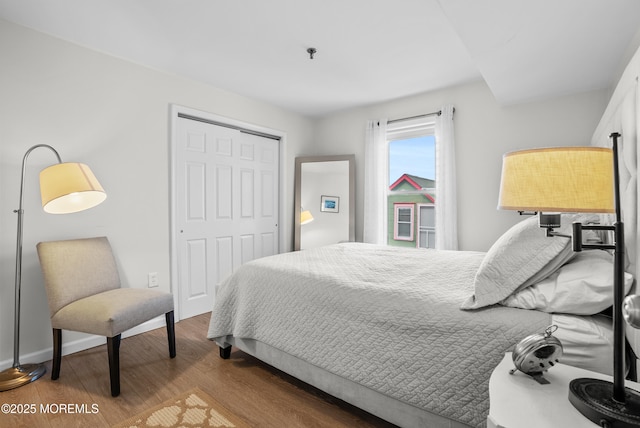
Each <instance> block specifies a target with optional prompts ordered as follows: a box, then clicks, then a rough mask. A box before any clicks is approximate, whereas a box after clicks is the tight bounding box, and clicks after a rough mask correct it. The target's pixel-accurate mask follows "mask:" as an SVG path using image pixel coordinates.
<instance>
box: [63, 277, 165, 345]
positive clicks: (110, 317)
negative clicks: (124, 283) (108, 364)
mask: <svg viewBox="0 0 640 428" xmlns="http://www.w3.org/2000/svg"><path fill="white" fill-rule="evenodd" d="M172 310H173V296H172V295H171V294H170V293H164V292H161V291H156V290H148V289H146V288H117V289H115V290H109V291H105V292H103V293H99V294H95V295H93V296H89V297H85V298H84V299H80V300H76V301H75V302H72V303H69V304H68V305H66V306H65V307H63V308H62V309H60V310H59V311H58V312H56V313H55V314H54V315H53V317H51V326H52V327H53V328H59V329H63V330H73V331H80V332H83V333H90V334H98V335H101V336H107V337H113V336H116V335H118V334H120V333H122V332H123V331H125V330H128V329H130V328H132V327H135V326H137V325H139V324H141V323H143V322H145V321H148V320H150V319H152V318H155V317H157V316H159V315H162V314H165V313H167V312H170V311H172Z"/></svg>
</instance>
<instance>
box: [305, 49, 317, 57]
mask: <svg viewBox="0 0 640 428" xmlns="http://www.w3.org/2000/svg"><path fill="white" fill-rule="evenodd" d="M316 52H318V50H317V49H316V48H309V49H307V53H308V54H309V59H313V55H315V53H316Z"/></svg>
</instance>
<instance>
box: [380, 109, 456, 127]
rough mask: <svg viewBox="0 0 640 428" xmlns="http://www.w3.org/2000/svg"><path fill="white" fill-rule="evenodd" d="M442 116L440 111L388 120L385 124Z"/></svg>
mask: <svg viewBox="0 0 640 428" xmlns="http://www.w3.org/2000/svg"><path fill="white" fill-rule="evenodd" d="M453 112H454V113H455V112H456V108H455V107H454V108H453ZM441 114H442V110H438V111H434V112H432V113H425V114H419V115H416V116H410V117H403V118H400V119H393V120H388V121H387V123H394V122H402V121H404V120H411V119H419V118H421V117H429V116H440V115H441Z"/></svg>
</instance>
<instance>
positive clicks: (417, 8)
mask: <svg viewBox="0 0 640 428" xmlns="http://www.w3.org/2000/svg"><path fill="white" fill-rule="evenodd" d="M0 17H2V18H3V19H5V20H7V21H12V22H15V23H18V24H21V25H24V26H27V27H31V28H33V29H36V30H38V31H42V32H44V33H47V34H51V35H53V36H56V37H59V38H61V39H64V40H68V41H71V42H73V43H77V44H78V45H81V46H85V47H88V48H91V49H95V50H98V51H101V52H104V53H108V54H111V55H114V56H117V57H120V58H124V59H127V60H130V61H133V62H135V63H138V64H143V65H146V66H149V67H152V68H154V69H158V70H164V71H166V72H169V73H172V74H176V75H181V76H185V77H187V78H190V79H194V80H197V81H201V82H205V83H208V84H211V85H213V86H215V87H218V88H221V89H225V90H228V91H232V92H235V93H238V94H242V95H245V96H248V97H252V98H255V99H260V100H264V101H266V102H269V103H271V104H274V105H277V106H280V107H283V108H285V109H288V110H292V111H295V112H298V113H300V114H303V115H307V116H322V115H326V114H329V113H331V112H334V111H337V110H342V109H346V108H351V107H355V106H362V105H367V104H373V103H377V102H382V101H387V100H391V99H395V98H399V97H404V96H408V95H413V94H417V93H422V92H427V91H432V90H437V89H440V88H445V87H450V86H454V85H458V84H461V83H466V82H470V81H475V80H481V79H484V80H485V81H486V83H487V84H488V86H489V88H490V89H491V91H492V92H493V94H494V96H495V97H496V99H497V100H498V102H499V103H501V104H503V105H508V104H513V103H519V102H526V101H531V100H535V99H542V98H545V97H551V96H556V95H565V94H571V93H577V92H584V91H590V90H595V89H601V88H607V87H610V86H611V85H612V84H613V83H614V82H615V81H616V79H617V78H618V76H619V73H620V72H621V70H622V68H623V67H624V65H625V63H626V61H628V60H629V59H630V57H631V55H632V54H633V52H634V51H635V48H637V46H638V44H640V1H638V0H561V1H560V0H537V1H531V0H395V1H391V0H317V1H311V0H235V1H229V0H227V1H224V0H55V1H51V0H18V1H16V0H0ZM0 25H1V23H0ZM309 47H314V48H316V49H317V53H316V54H315V55H314V59H310V58H309V54H308V53H307V52H306V50H307V49H308V48H309Z"/></svg>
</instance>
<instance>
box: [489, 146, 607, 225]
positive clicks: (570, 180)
mask: <svg viewBox="0 0 640 428" xmlns="http://www.w3.org/2000/svg"><path fill="white" fill-rule="evenodd" d="M613 174H614V172H613V152H612V150H611V149H607V148H602V147H557V148H556V147H554V148H544V149H531V150H523V151H519V152H512V153H507V154H505V155H504V157H503V163H502V179H501V182H500V196H499V200H498V208H499V209H504V210H518V211H540V212H577V213H614V212H615V206H614V175H613Z"/></svg>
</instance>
